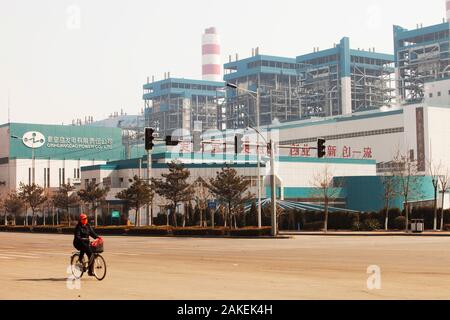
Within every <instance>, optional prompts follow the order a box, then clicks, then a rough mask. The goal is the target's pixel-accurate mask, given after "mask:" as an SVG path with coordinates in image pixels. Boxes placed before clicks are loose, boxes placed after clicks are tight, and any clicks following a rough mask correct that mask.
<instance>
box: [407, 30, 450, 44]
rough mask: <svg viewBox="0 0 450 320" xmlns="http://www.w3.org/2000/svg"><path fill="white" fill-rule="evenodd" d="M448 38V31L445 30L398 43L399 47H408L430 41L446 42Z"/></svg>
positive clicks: (449, 35) (449, 34)
mask: <svg viewBox="0 0 450 320" xmlns="http://www.w3.org/2000/svg"><path fill="white" fill-rule="evenodd" d="M449 37H450V31H449V30H445V31H440V32H432V33H427V34H424V35H420V36H417V37H415V38H413V39H408V40H400V41H399V45H400V46H401V47H403V46H410V45H414V44H417V43H423V42H431V41H436V40H446V39H448V38H449Z"/></svg>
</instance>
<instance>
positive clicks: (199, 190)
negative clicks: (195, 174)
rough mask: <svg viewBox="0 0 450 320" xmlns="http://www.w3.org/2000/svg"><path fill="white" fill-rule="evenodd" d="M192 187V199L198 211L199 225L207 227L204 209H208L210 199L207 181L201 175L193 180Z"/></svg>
mask: <svg viewBox="0 0 450 320" xmlns="http://www.w3.org/2000/svg"><path fill="white" fill-rule="evenodd" d="M193 187H194V201H195V203H196V204H197V207H198V209H199V211H200V227H207V226H208V225H207V218H206V210H207V209H208V201H209V200H211V199H212V194H211V192H210V191H209V188H208V183H207V182H206V181H205V180H204V179H203V178H201V177H200V178H198V179H197V180H196V181H195V182H194V184H193ZM203 217H205V219H203Z"/></svg>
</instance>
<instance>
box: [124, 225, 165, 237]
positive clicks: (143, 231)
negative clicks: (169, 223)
mask: <svg viewBox="0 0 450 320" xmlns="http://www.w3.org/2000/svg"><path fill="white" fill-rule="evenodd" d="M169 232H170V227H169V228H168V227H138V228H129V229H127V231H126V234H127V235H130V236H167V235H169Z"/></svg>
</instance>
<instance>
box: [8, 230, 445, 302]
mask: <svg viewBox="0 0 450 320" xmlns="http://www.w3.org/2000/svg"><path fill="white" fill-rule="evenodd" d="M105 249H106V251H105V253H104V254H103V256H104V257H105V259H106V261H107V265H108V271H107V276H106V279H105V280H104V281H102V282H98V281H97V280H95V279H94V278H89V277H85V278H83V279H82V280H81V282H80V283H76V282H72V281H70V280H69V281H68V280H67V279H68V277H69V276H70V274H69V273H68V272H67V271H68V270H67V269H68V266H69V258H70V256H71V253H72V252H73V251H74V249H73V248H72V236H65V235H42V234H26V233H23V234H21V233H0V299H39V300H40V299H158V300H159V299H169V300H171V299H193V300H197V299H213V300H215V299H222V300H231V299H250V300H253V299H275V300H305V299H308V300H310V299H313V300H315V299H450V238H448V237H391V236H385V237H364V236H361V237H359V236H356V237H355V236H352V237H342V236H340V237H333V236H328V237H323V236H294V237H292V238H290V239H277V240H275V239H199V238H140V237H105ZM368 271H369V273H368ZM378 271H379V273H378ZM370 272H375V273H374V274H372V273H370ZM78 285H79V288H77V286H78Z"/></svg>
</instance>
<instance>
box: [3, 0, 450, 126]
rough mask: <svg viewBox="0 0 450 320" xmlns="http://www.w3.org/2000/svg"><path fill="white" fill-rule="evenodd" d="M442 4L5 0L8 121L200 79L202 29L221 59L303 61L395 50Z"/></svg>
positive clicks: (127, 100)
mask: <svg viewBox="0 0 450 320" xmlns="http://www.w3.org/2000/svg"><path fill="white" fill-rule="evenodd" d="M444 16H445V1H444V0H428V1H420V2H419V1H411V0H342V1H335V0H314V1H301V0H227V1H218V0H190V1H186V0H164V1H161V0H145V1H144V0H128V1H112V0H109V1H107V0H78V1H77V0H72V1H67V0H39V1H33V0H27V1H25V0H0V111H1V112H0V123H5V122H7V120H8V116H7V113H8V112H7V109H8V108H7V105H8V96H10V105H11V121H13V122H31V123H56V124H58V123H59V124H60V123H63V122H64V123H65V124H68V123H70V122H71V120H72V119H75V118H84V116H87V115H92V116H94V118H95V119H96V120H100V119H102V118H105V117H107V116H108V115H109V114H110V113H111V112H114V111H120V109H121V108H123V109H124V110H125V112H127V113H128V114H133V113H134V114H136V113H137V112H138V111H139V110H140V109H141V108H143V106H144V103H143V101H142V99H141V97H142V84H143V83H144V82H145V81H146V78H147V76H152V75H155V77H156V79H161V78H163V76H164V72H166V71H170V72H171V75H172V76H173V77H182V78H200V77H201V34H202V32H203V30H204V29H205V28H207V27H210V26H216V27H217V29H218V31H219V33H220V35H221V38H222V54H223V60H224V61H225V60H227V59H228V58H227V57H228V55H229V54H235V53H239V57H240V58H244V57H248V56H249V55H251V48H253V47H256V46H259V47H260V48H261V53H262V54H269V55H279V56H287V57H295V56H297V55H300V54H305V53H309V52H311V51H312V50H313V47H320V48H321V49H325V48H329V47H332V46H333V44H334V43H337V42H339V40H340V39H341V38H342V37H344V36H348V37H350V39H351V40H350V41H351V43H350V44H351V46H352V47H353V48H358V47H360V48H366V49H367V48H371V47H375V48H376V50H377V51H378V52H387V53H392V51H393V40H392V25H393V24H398V25H401V26H403V27H405V28H411V29H413V28H415V27H416V24H417V23H423V25H424V26H426V25H432V24H436V23H440V22H441V21H442V18H443V17H444Z"/></svg>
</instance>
